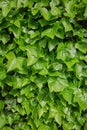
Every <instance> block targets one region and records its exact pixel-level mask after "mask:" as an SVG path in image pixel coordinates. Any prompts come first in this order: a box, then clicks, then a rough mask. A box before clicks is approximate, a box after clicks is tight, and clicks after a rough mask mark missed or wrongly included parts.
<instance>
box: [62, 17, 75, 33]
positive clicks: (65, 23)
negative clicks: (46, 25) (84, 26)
mask: <svg viewBox="0 0 87 130" xmlns="http://www.w3.org/2000/svg"><path fill="white" fill-rule="evenodd" d="M61 22H62V24H63V26H64V28H65V32H68V31H71V30H73V28H72V25H71V24H70V22H69V21H68V19H66V18H62V20H61Z"/></svg>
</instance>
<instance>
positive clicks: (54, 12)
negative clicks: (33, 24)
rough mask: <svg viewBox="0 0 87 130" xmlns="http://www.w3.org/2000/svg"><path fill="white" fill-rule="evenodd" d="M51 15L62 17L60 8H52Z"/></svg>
mask: <svg viewBox="0 0 87 130" xmlns="http://www.w3.org/2000/svg"><path fill="white" fill-rule="evenodd" d="M51 14H52V15H53V16H58V17H59V16H61V10H60V9H59V8H57V7H56V6H52V7H51Z"/></svg>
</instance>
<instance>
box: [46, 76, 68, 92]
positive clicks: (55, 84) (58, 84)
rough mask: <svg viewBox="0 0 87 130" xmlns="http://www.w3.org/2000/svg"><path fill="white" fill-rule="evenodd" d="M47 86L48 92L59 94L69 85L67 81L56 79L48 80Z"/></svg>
mask: <svg viewBox="0 0 87 130" xmlns="http://www.w3.org/2000/svg"><path fill="white" fill-rule="evenodd" d="M48 86H49V90H50V92H60V91H63V90H64V89H65V88H67V87H68V86H69V85H68V81H67V79H63V78H59V77H58V78H57V79H56V78H55V79H53V78H49V80H48Z"/></svg>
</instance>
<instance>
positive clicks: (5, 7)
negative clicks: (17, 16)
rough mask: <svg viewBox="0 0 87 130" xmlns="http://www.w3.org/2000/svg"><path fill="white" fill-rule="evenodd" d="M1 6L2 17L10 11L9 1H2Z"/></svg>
mask: <svg viewBox="0 0 87 130" xmlns="http://www.w3.org/2000/svg"><path fill="white" fill-rule="evenodd" d="M1 7H2V14H3V16H4V17H6V16H7V15H8V13H9V11H10V2H9V1H3V2H2V3H1Z"/></svg>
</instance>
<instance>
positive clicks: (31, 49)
mask: <svg viewBox="0 0 87 130" xmlns="http://www.w3.org/2000/svg"><path fill="white" fill-rule="evenodd" d="M26 51H27V56H28V59H27V65H28V66H30V65H33V64H34V63H36V62H37V60H38V59H39V52H38V48H37V47H36V46H26Z"/></svg>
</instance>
